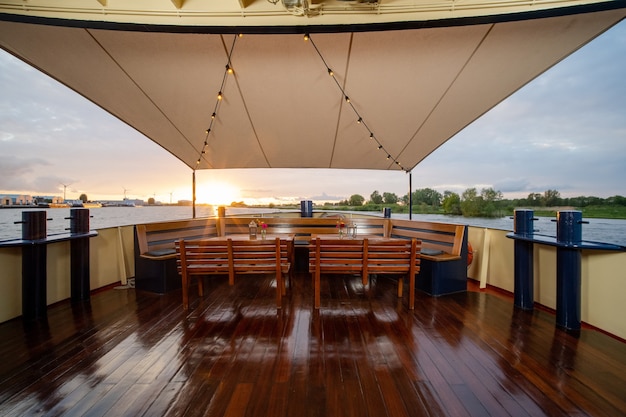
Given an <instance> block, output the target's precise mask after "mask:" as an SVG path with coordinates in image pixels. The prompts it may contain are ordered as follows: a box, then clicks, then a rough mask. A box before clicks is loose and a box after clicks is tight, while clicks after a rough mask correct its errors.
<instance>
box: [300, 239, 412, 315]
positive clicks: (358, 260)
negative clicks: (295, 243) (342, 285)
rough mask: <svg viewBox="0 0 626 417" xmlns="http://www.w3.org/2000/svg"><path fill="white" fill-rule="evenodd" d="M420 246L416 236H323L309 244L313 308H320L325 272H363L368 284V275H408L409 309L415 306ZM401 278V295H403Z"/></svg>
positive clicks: (362, 276) (365, 281) (365, 283)
mask: <svg viewBox="0 0 626 417" xmlns="http://www.w3.org/2000/svg"><path fill="white" fill-rule="evenodd" d="M419 247H420V244H419V242H418V241H416V240H415V239H411V240H383V239H367V238H365V239H339V238H337V239H320V238H316V239H315V240H314V241H313V242H311V244H310V245H309V251H310V254H309V271H310V272H311V274H312V275H313V288H314V307H315V308H319V307H320V286H321V279H320V278H321V275H322V274H357V275H361V280H362V282H363V285H367V283H368V277H369V274H394V275H395V274H399V275H408V276H409V288H410V294H409V308H410V309H413V308H414V305H415V275H416V274H417V273H419V265H420V260H419ZM402 280H403V278H401V279H399V280H398V297H402V288H403V285H402Z"/></svg>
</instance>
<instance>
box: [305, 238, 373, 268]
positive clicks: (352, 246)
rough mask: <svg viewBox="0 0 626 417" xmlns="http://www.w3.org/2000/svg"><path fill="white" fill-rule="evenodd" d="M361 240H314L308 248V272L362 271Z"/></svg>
mask: <svg viewBox="0 0 626 417" xmlns="http://www.w3.org/2000/svg"><path fill="white" fill-rule="evenodd" d="M363 242H364V241H363V240H362V239H355V240H352V239H339V238H337V239H321V238H319V237H318V238H316V239H315V241H314V242H312V244H311V245H310V248H309V271H310V272H314V273H315V272H317V271H319V272H320V273H338V274H339V273H356V272H359V273H360V272H362V271H363Z"/></svg>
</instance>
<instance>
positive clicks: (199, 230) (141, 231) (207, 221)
mask: <svg viewBox="0 0 626 417" xmlns="http://www.w3.org/2000/svg"><path fill="white" fill-rule="evenodd" d="M214 236H217V226H216V219H214V218H203V219H189V220H175V221H168V222H159V223H146V224H138V225H137V244H138V247H139V254H140V255H150V254H154V255H157V254H158V253H159V252H163V251H167V250H171V251H172V253H174V249H175V246H174V243H175V242H176V241H177V240H179V239H185V240H194V239H202V238H207V237H214Z"/></svg>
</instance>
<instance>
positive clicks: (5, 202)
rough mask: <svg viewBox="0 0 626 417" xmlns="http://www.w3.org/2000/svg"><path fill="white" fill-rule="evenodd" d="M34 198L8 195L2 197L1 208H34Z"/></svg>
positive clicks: (0, 199)
mask: <svg viewBox="0 0 626 417" xmlns="http://www.w3.org/2000/svg"><path fill="white" fill-rule="evenodd" d="M33 204H35V203H34V200H33V197H32V196H30V195H18V194H7V195H3V196H1V197H0V206H13V205H18V206H32V205H33Z"/></svg>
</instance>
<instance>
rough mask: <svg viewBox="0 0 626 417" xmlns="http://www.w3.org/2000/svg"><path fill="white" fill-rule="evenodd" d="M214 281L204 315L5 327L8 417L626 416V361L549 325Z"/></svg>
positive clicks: (153, 312) (591, 339) (340, 293)
mask: <svg viewBox="0 0 626 417" xmlns="http://www.w3.org/2000/svg"><path fill="white" fill-rule="evenodd" d="M323 283H324V287H323V288H322V308H321V309H320V310H319V311H314V309H313V308H312V301H313V292H312V288H311V279H310V277H309V276H308V275H296V277H295V279H294V280H293V288H290V289H289V292H288V295H287V297H285V299H284V303H283V308H282V309H281V310H277V309H276V306H275V298H274V294H275V293H274V289H273V288H272V286H273V285H274V284H275V283H274V281H273V280H272V279H271V278H266V277H253V276H244V277H241V278H238V279H237V280H236V284H235V286H234V287H229V286H228V285H227V282H226V279H223V280H222V279H213V280H211V281H210V282H209V285H208V286H207V290H206V295H205V297H204V299H200V298H198V297H197V294H195V293H193V292H192V294H193V296H192V298H191V306H190V307H191V308H190V310H189V312H187V313H185V312H184V311H183V309H182V307H181V294H180V291H176V292H173V293H171V294H168V295H156V294H151V293H147V292H140V291H137V292H136V291H135V290H134V289H128V290H107V291H104V292H101V293H98V294H95V295H94V296H93V297H92V300H91V303H90V304H88V305H78V306H71V305H70V304H69V303H62V304H59V305H56V306H54V307H52V308H50V310H49V312H48V319H47V322H44V323H36V324H32V325H23V324H22V322H21V320H14V321H11V322H8V323H4V324H1V325H0V352H1V355H2V356H1V357H2V361H1V363H0V415H3V416H8V415H15V416H27V415H75V416H79V415H90V416H99V415H111V416H138V415H146V416H161V415H170V416H179V415H189V416H196V415H198V416H200V415H208V416H255V417H257V416H273V417H276V416H372V417H381V416H421V415H428V416H488V415H491V416H507V415H511V416H541V415H550V416H570V415H598V416H600V415H606V416H609V415H610V416H617V415H624V414H626V345H625V344H623V343H621V342H620V341H617V340H615V339H612V338H610V337H608V336H606V335H603V334H601V333H598V332H596V331H594V330H587V329H585V330H583V331H582V332H581V334H580V336H579V337H573V336H572V335H569V334H567V333H565V332H562V331H560V330H557V329H555V326H554V323H555V318H554V316H553V315H551V314H550V313H546V312H543V311H535V312H534V313H529V312H522V311H517V310H515V309H514V308H513V305H512V303H511V301H510V300H507V299H503V298H502V297H497V296H494V295H491V294H487V293H478V292H468V293H463V294H456V295H451V296H445V297H440V298H432V297H429V296H427V295H425V294H422V293H419V292H418V294H417V297H416V309H415V311H409V310H407V309H406V303H407V296H406V291H405V298H404V299H401V300H398V299H397V298H396V296H395V293H396V291H395V290H396V284H395V282H394V281H393V280H391V279H389V278H378V279H374V280H372V282H371V284H370V286H369V287H368V288H364V287H363V286H362V285H361V283H360V278H359V277H336V276H332V277H329V278H325V279H323Z"/></svg>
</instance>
